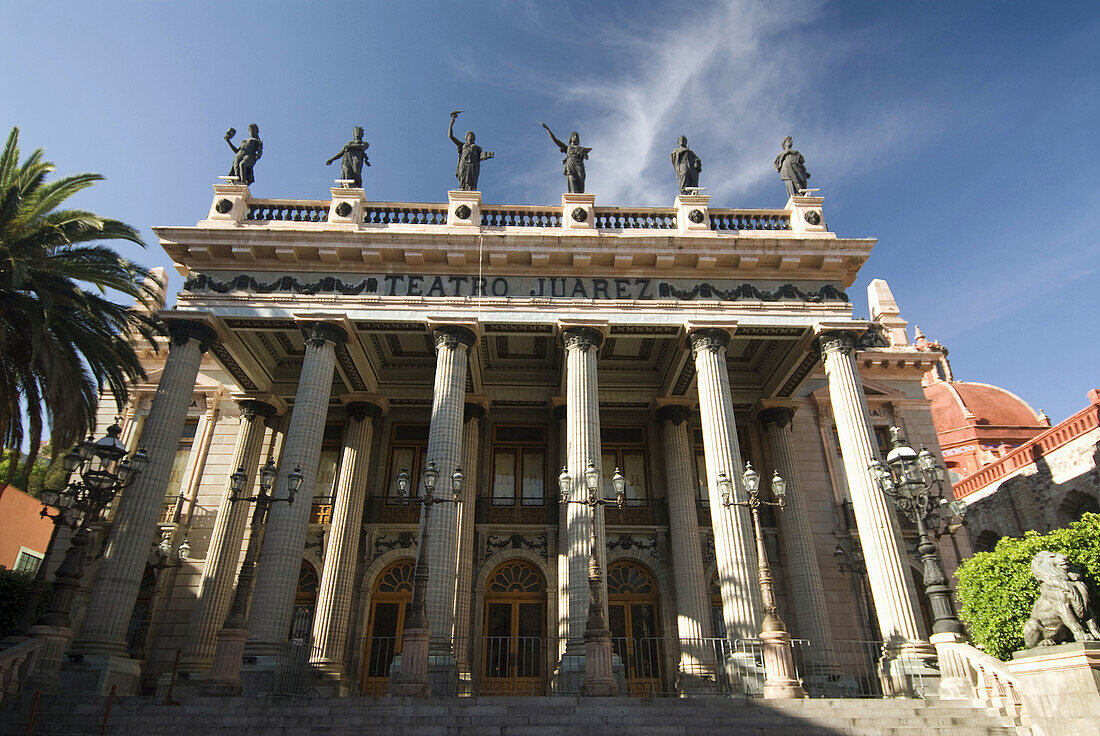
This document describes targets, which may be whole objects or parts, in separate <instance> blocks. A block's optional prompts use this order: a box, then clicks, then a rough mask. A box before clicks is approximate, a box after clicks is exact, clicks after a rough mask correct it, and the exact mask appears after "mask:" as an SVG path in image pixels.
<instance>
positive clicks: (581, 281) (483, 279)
mask: <svg viewBox="0 0 1100 736" xmlns="http://www.w3.org/2000/svg"><path fill="white" fill-rule="evenodd" d="M184 290H185V291H189V292H193V293H197V292H207V293H209V292H214V293H219V294H228V293H234V292H242V293H248V294H274V293H291V294H325V293H329V294H338V295H344V296H382V297H513V298H521V299H522V298H527V299H628V300H639V301H644V300H650V299H676V300H683V301H689V300H697V299H717V300H722V301H742V300H758V301H806V302H847V301H848V296H847V295H846V294H845V293H844V292H843V291H841V290H840V289H839V288H838V287H837V286H835V285H833V284H826V285H824V286H821V285H820V282H818V283H816V284H813V285H812V286H811V285H799V284H792V283H781V282H778V281H758V282H735V281H729V280H715V281H693V280H689V279H669V280H658V279H643V278H616V277H607V278H602V277H584V278H580V277H574V276H457V275H450V274H405V273H394V274H377V275H368V276H363V277H361V278H360V279H358V280H355V281H344V280H343V279H342V278H340V277H338V276H335V275H330V276H325V275H320V276H318V275H315V274H308V275H306V274H299V275H294V276H292V275H286V276H280V277H277V278H275V279H272V280H271V281H260V280H258V279H256V278H255V277H254V276H251V275H249V274H237V275H233V274H227V273H216V274H204V273H197V272H195V273H192V274H191V278H189V279H188V281H187V283H186V285H185V286H184Z"/></svg>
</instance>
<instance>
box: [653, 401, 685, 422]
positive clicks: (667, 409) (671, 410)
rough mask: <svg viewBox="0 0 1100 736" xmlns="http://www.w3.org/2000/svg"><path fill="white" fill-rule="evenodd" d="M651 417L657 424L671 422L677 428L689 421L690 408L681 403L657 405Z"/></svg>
mask: <svg viewBox="0 0 1100 736" xmlns="http://www.w3.org/2000/svg"><path fill="white" fill-rule="evenodd" d="M653 416H654V418H655V419H656V420H657V421H658V422H672V423H673V424H674V425H675V426H677V427H678V426H680V425H681V424H683V423H684V422H686V421H687V420H689V419H691V406H689V405H688V404H685V403H683V402H677V403H667V404H657V405H656V406H655V408H654V410H653Z"/></svg>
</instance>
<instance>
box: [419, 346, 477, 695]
mask: <svg viewBox="0 0 1100 736" xmlns="http://www.w3.org/2000/svg"><path fill="white" fill-rule="evenodd" d="M433 334H434V336H435V351H436V356H435V390H434V391H433V393H432V419H431V426H430V427H429V429H428V451H427V454H426V456H425V457H426V460H425V462H434V463H435V466H436V468H438V470H439V480H438V483H437V486H436V491H435V493H436V495H437V496H444V497H446V496H449V495H450V494H451V474H452V473H454V471H455V468H457V467H459V466H460V465H461V464H462V462H463V454H462V418H463V413H464V412H463V408H464V406H465V400H466V363H467V360H468V354H469V349H470V348H471V347H473V346H474V345H475V344H476V342H477V335H476V333H474V331H473V330H471V329H470V328H469V327H464V326H461V325H440V326H439V327H437V328H436V329H435V330H434V332H433ZM472 503H474V500H473V498H472V496H471V493H470V491H469V488H468V487H467V488H466V489H465V490H464V492H463V498H462V501H461V503H459V504H458V505H457V506H456V505H455V504H450V503H441V504H438V505H436V506H435V507H434V508H433V509H432V513H431V517H430V523H431V526H430V528H429V529H428V570H429V573H428V574H429V577H428V589H427V601H426V604H425V607H426V609H427V615H428V626H429V627H430V629H431V649H432V651H433V653H435V654H437V655H441V656H442V657H443V658H444V659H445V660H446V661H445V662H444V661H443V660H440V663H441V664H442V665H444V666H445V667H448V668H450V669H451V671H452V672H453V666H454V662H453V659H449V657H451V656H452V652H451V639H452V637H453V636H454V615H455V579H456V578H457V576H458V516H459V512H460V510H461V508H462V507H463V506H465V505H466V504H472ZM431 667H432V665H429V668H431ZM448 677H449V676H448ZM448 689H450V690H451V692H452V693H453V687H450V688H448Z"/></svg>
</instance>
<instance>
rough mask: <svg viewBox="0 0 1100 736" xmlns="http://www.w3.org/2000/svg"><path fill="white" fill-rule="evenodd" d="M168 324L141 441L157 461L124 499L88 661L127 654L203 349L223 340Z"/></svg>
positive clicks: (85, 645) (91, 607) (194, 324)
mask: <svg viewBox="0 0 1100 736" xmlns="http://www.w3.org/2000/svg"><path fill="white" fill-rule="evenodd" d="M166 321H167V322H168V331H169V336H170V347H169V351H168V358H167V360H165V363H164V371H163V372H162V373H161V378H160V382H159V383H158V384H157V392H156V394H155V395H154V397H153V404H152V406H151V407H150V409H149V416H148V418H147V419H146V420H145V426H144V428H143V431H142V434H141V439H140V441H139V445H140V446H141V447H142V448H144V449H145V451H146V452H147V453H148V455H149V464H148V465H147V466H146V468H145V470H144V472H142V473H141V474H140V475H139V476H138V477H137V479H136V480H135V481H134V484H133V485H132V486H130V487H129V488H127V489H126V490H125V491H124V492H123V493H122V494H121V496H120V498H119V501H118V511H117V512H116V513H115V518H114V522H113V524H112V526H111V536H110V540H109V541H108V544H107V549H106V551H105V552H104V554H103V561H102V562H101V563H100V566H99V571H98V574H97V575H96V579H95V583H94V584H93V586H92V592H91V596H90V598H89V600H88V608H87V612H86V613H85V615H84V622H83V625H82V627H81V631H80V637H79V638H78V639H77V641H76V642H75V643H74V645H73V651H74V652H78V653H80V654H84V655H85V658H86V659H87V657H88V656H89V655H93V656H94V655H103V656H107V657H111V656H122V655H125V654H126V630H127V628H128V627H129V624H130V617H131V615H132V613H133V610H134V602H135V601H136V600H137V594H138V587H139V586H140V585H141V578H142V573H143V571H144V569H145V563H146V561H147V560H148V559H149V553H150V552H151V551H152V546H153V544H154V543H155V542H156V541H157V520H158V518H159V517H160V513H161V504H162V503H163V501H164V492H165V488H166V487H167V485H168V477H169V475H171V472H172V463H173V461H174V460H175V457H176V450H177V448H178V447H179V441H180V436H181V435H182V434H183V425H184V421H185V420H186V418H187V407H188V405H189V404H190V403H191V395H192V394H193V393H194V390H195V380H196V379H197V378H198V373H199V365H200V364H201V362H202V356H203V353H205V352H206V351H207V349H208V348H209V347H210V345H211V343H213V342H214V340H216V339H217V333H216V332H215V331H214V329H213V328H212V327H210V326H209V325H208V324H207V323H205V322H200V321H196V320H188V319H171V318H170V317H168V318H166ZM134 684H136V678H135V683H134ZM121 689H122V690H123V691H125V690H126V689H127V688H126V687H125V686H123V687H122V688H121Z"/></svg>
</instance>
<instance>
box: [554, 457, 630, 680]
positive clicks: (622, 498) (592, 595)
mask: <svg viewBox="0 0 1100 736" xmlns="http://www.w3.org/2000/svg"><path fill="white" fill-rule="evenodd" d="M584 485H585V490H586V491H587V494H586V497H585V498H581V499H574V498H572V490H573V479H572V478H571V477H569V471H568V470H567V469H566V468H565V467H562V469H561V474H560V475H559V476H558V489H559V490H560V491H561V503H562V505H563V506H564V505H568V504H571V503H576V504H583V505H585V506H587V507H588V509H589V516H588V518H589V526H590V527H591V528H592V540H591V544H590V546H589V554H588V619H587V621H586V622H585V627H584V685H583V692H584V694H585V695H618V694H619V688H618V685H617V684H616V683H615V677H614V675H613V674H612V671H611V630H610V629H609V628H608V626H607V621H606V620H605V619H604V615H603V598H602V596H601V591H602V589H603V586H602V585H601V580H602V579H603V570H602V569H601V568H600V559H599V538H598V535H597V532H598V528H597V525H596V514H597V509H598V508H599V507H600V506H606V505H607V504H609V503H613V504H615V505H617V506H618V507H619V508H620V509H621V508H623V507H624V506H626V478H624V477H623V474H622V472H621V471H620V470H619V469H618V468H615V474H614V475H612V476H611V487H612V488H613V489H614V491H615V498H603V497H602V496H601V495H600V493H599V489H600V471H599V468H597V467H596V464H595V463H594V462H593V461H591V460H589V461H588V467H587V468H585V471H584Z"/></svg>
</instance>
